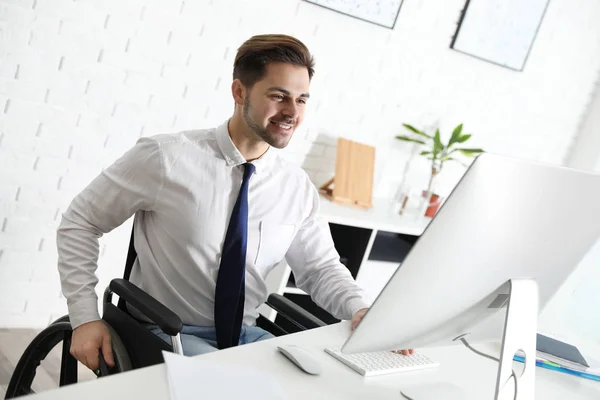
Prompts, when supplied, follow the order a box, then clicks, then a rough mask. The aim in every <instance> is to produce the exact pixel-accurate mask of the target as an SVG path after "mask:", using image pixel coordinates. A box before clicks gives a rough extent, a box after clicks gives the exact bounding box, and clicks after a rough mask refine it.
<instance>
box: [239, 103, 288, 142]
mask: <svg viewBox="0 0 600 400" xmlns="http://www.w3.org/2000/svg"><path fill="white" fill-rule="evenodd" d="M243 115H244V121H245V122H246V125H248V128H250V130H251V131H252V132H253V133H254V134H255V135H256V136H258V137H259V138H261V139H262V140H263V141H264V142H265V143H267V144H268V145H269V146H272V147H275V148H277V149H283V148H284V147H285V146H287V144H288V142H289V139H288V140H286V141H285V142H284V143H281V142H278V141H276V140H275V138H274V137H273V136H271V135H269V132H267V129H266V128H263V127H262V126H260V125H259V124H257V123H256V122H254V120H253V119H252V118H251V117H250V99H248V96H246V97H245V98H244V107H243ZM278 122H284V123H288V124H292V123H293V121H292V119H291V118H285V117H284V118H282V120H281V121H278Z"/></svg>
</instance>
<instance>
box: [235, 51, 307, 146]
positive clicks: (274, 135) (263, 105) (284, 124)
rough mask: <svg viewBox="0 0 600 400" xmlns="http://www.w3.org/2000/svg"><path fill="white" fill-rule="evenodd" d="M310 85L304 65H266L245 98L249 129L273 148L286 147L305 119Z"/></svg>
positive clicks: (245, 113) (246, 120)
mask: <svg viewBox="0 0 600 400" xmlns="http://www.w3.org/2000/svg"><path fill="white" fill-rule="evenodd" d="M309 86H310V79H309V77H308V70H307V69H306V68H305V67H300V66H296V65H291V64H285V63H270V64H268V65H267V71H266V74H265V76H264V77H263V78H262V79H261V80H260V81H258V82H256V83H255V84H254V86H252V88H251V89H250V90H249V91H248V92H246V96H245V98H244V106H243V115H244V120H245V122H246V124H247V125H248V127H249V128H250V130H251V131H252V132H253V133H254V134H255V135H256V136H257V137H258V138H260V139H261V140H263V141H265V142H266V143H268V144H269V145H271V146H273V147H276V148H278V149H282V148H284V147H285V146H287V144H288V142H289V141H290V139H291V138H292V134H293V133H294V131H295V130H296V128H297V127H298V126H299V125H300V123H301V122H302V121H303V119H304V110H305V107H306V102H307V101H308V97H309V94H308V89H309Z"/></svg>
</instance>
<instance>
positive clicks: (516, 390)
mask: <svg viewBox="0 0 600 400" xmlns="http://www.w3.org/2000/svg"><path fill="white" fill-rule="evenodd" d="M459 340H460V341H461V342H462V344H464V345H465V346H466V347H467V349H469V350H471V351H472V352H473V353H475V354H477V355H479V356H481V357H485V358H489V359H490V360H494V361H496V362H498V363H499V362H500V359H499V358H496V357H494V356H491V355H489V354H485V353H482V352H481V351H479V350H477V349H475V348H474V347H473V346H471V345H470V344H469V342H467V339H465V338H464V337H461V338H459ZM510 376H511V377H512V378H513V379H514V380H515V395H514V397H513V399H514V400H517V394H518V393H519V379H518V378H517V374H515V370H514V369H513V370H512V374H510ZM403 396H404V394H403ZM404 397H406V396H404ZM408 400H416V399H410V398H409V399H408Z"/></svg>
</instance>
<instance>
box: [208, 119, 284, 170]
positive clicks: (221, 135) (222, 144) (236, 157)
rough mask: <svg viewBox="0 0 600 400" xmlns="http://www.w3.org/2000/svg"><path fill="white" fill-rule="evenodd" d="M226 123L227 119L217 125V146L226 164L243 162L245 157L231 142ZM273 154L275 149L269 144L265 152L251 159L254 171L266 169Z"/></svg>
mask: <svg viewBox="0 0 600 400" xmlns="http://www.w3.org/2000/svg"><path fill="white" fill-rule="evenodd" d="M228 124H229V120H226V121H225V122H223V123H222V124H221V125H220V126H219V127H217V143H218V144H219V148H220V149H221V152H222V153H223V157H224V158H225V162H226V163H227V165H228V166H237V165H242V164H245V163H246V159H245V158H244V156H243V155H242V153H240V151H239V150H238V149H237V147H235V144H233V141H232V140H231V136H229V128H228ZM275 154H276V152H275V150H274V149H272V148H271V147H270V146H269V149H268V150H267V151H266V152H265V154H263V155H262V156H261V157H260V158H258V159H256V160H254V161H252V164H254V166H255V167H256V170H255V172H254V173H258V174H260V173H261V172H263V171H268V169H269V167H270V166H271V165H272V161H273V158H274V157H275Z"/></svg>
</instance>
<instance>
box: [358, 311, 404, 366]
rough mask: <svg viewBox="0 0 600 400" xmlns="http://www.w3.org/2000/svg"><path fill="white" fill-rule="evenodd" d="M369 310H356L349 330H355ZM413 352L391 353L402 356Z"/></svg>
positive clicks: (394, 351) (393, 351)
mask: <svg viewBox="0 0 600 400" xmlns="http://www.w3.org/2000/svg"><path fill="white" fill-rule="evenodd" d="M368 310H369V309H368V308H363V309H361V310H358V311H357V313H356V314H354V317H352V322H351V325H350V326H351V328H352V330H355V329H356V327H357V326H358V323H359V322H360V321H361V320H362V319H363V317H364V316H365V314H366V313H367V311H368ZM414 352H415V351H414V350H413V349H409V350H392V353H396V354H402V355H405V356H407V355H409V354H414Z"/></svg>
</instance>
